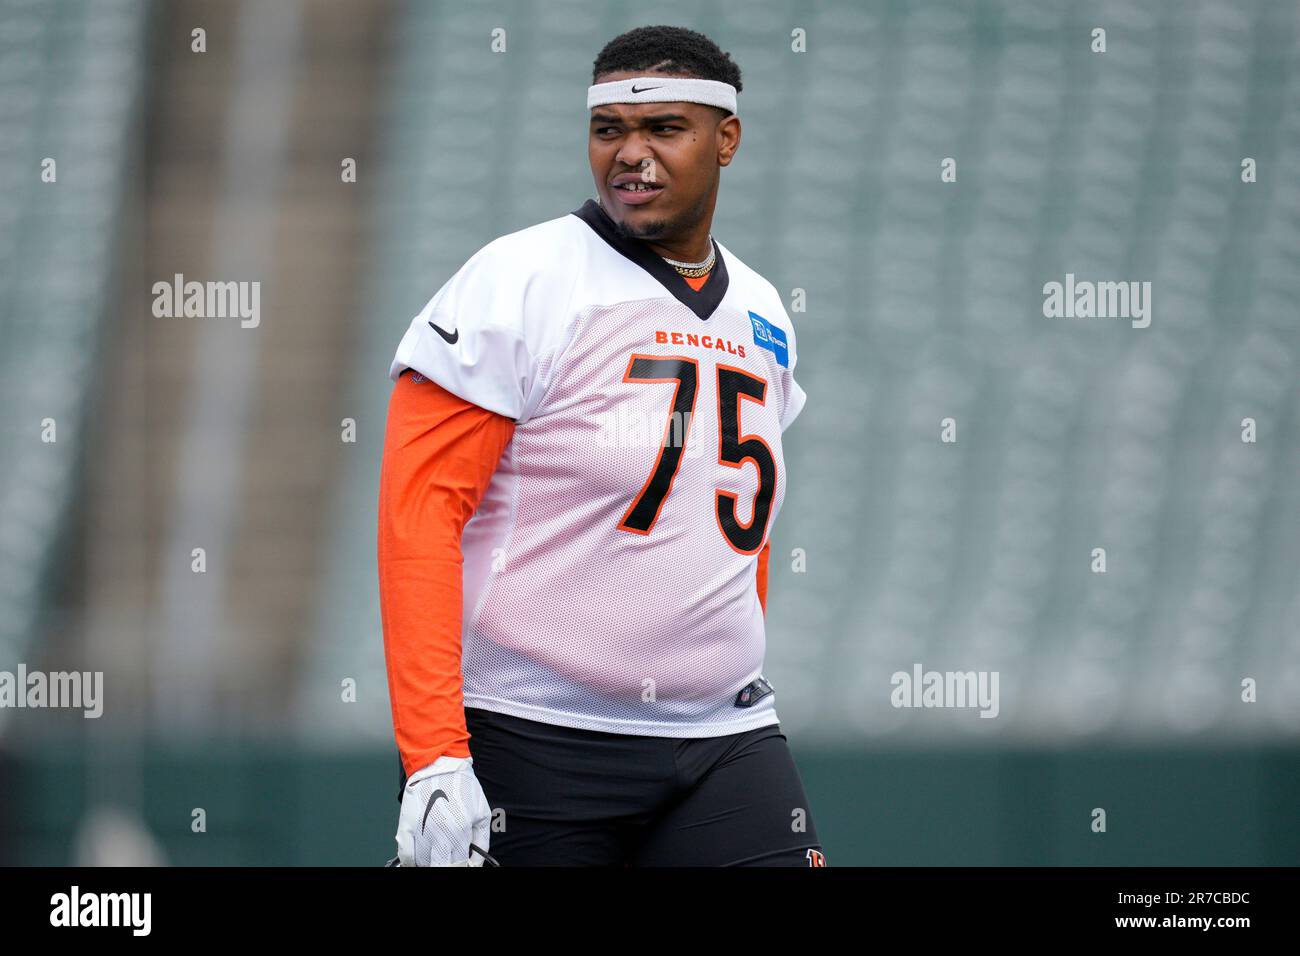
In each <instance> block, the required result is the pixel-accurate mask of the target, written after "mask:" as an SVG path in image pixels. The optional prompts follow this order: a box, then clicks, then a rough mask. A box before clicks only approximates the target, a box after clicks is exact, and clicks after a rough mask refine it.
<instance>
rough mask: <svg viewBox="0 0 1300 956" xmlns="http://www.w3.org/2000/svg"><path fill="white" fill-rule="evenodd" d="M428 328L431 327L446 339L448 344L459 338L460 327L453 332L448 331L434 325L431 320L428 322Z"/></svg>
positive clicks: (454, 342) (452, 343) (453, 343)
mask: <svg viewBox="0 0 1300 956" xmlns="http://www.w3.org/2000/svg"><path fill="white" fill-rule="evenodd" d="M429 328H431V329H433V331H435V332H437V333H438V334H439V335H441V336H442V337H443V338H444V339H446V340H447V344H448V345H455V344H456V340H457V339H458V338H460V329H457V330H456V331H455V332H448V331H447V330H446V329H440V328H438V326H436V325H434V324H433V323H432V322H430V323H429Z"/></svg>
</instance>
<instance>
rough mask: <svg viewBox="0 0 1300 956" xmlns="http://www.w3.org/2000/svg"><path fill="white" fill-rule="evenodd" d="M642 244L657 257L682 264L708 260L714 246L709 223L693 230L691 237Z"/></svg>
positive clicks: (644, 240)
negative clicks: (710, 237) (675, 260)
mask: <svg viewBox="0 0 1300 956" xmlns="http://www.w3.org/2000/svg"><path fill="white" fill-rule="evenodd" d="M642 242H644V243H645V244H646V245H647V246H649V247H650V250H651V251H652V252H653V253H654V254H655V255H657V256H663V257H666V258H668V259H677V260H679V261H682V262H699V261H701V260H704V259H707V258H708V257H709V253H711V252H712V251H713V244H712V243H711V242H710V241H709V224H708V223H701V226H700V228H699V229H696V230H692V232H691V234H690V235H689V236H684V237H682V238H681V239H674V240H664V239H659V240H655V241H654V242H651V241H650V240H648V239H643V240H642Z"/></svg>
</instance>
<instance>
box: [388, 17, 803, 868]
mask: <svg viewBox="0 0 1300 956" xmlns="http://www.w3.org/2000/svg"><path fill="white" fill-rule="evenodd" d="M740 90H741V77H740V70H739V68H738V67H737V66H736V64H735V63H734V62H733V61H732V60H731V58H730V56H729V55H728V54H726V53H723V52H722V51H721V50H720V49H719V48H718V47H717V45H716V44H715V43H713V42H712V41H711V40H709V39H708V38H707V37H705V36H703V35H701V34H699V33H696V32H693V31H691V30H686V29H681V28H676V27H662V26H659V27H642V28H639V29H636V30H632V31H630V32H628V33H625V34H623V35H621V36H619V37H617V38H615V39H614V40H612V41H611V42H610V43H609V44H607V45H606V46H605V48H604V49H603V50H602V51H601V52H600V54H599V56H598V57H597V58H596V61H595V64H594V69H593V73H592V85H591V86H590V88H589V89H588V90H587V108H588V110H589V113H590V116H589V123H590V127H589V132H588V154H589V158H590V163H591V171H592V174H593V176H594V179H595V187H596V196H597V198H596V199H594V200H590V199H589V200H587V201H586V202H585V203H583V204H582V205H581V206H580V207H579V208H578V209H576V210H574V211H573V212H571V213H568V214H567V215H562V216H559V217H558V218H555V219H551V220H550V221H547V222H543V223H540V224H538V225H535V226H532V227H530V228H527V229H523V230H521V231H519V232H515V233H511V234H510V235H506V236H502V237H500V238H498V239H496V240H494V241H492V242H490V243H488V244H487V245H486V246H484V247H483V248H481V249H479V250H478V251H477V252H476V253H475V254H474V255H473V256H472V257H471V258H470V259H469V261H468V262H466V263H465V265H464V266H463V267H462V268H461V269H460V270H459V271H458V272H457V273H456V274H455V275H454V276H452V277H451V279H450V280H448V281H447V282H446V284H445V285H443V286H442V288H440V289H439V290H438V291H437V293H436V294H435V295H434V296H433V298H432V299H430V300H429V302H428V304H427V305H425V307H424V308H423V309H422V310H420V312H419V314H418V315H416V316H415V318H414V319H413V320H412V322H411V324H410V327H409V329H408V330H407V331H406V334H405V335H404V336H403V337H402V340H401V343H400V344H399V345H398V347H397V353H396V356H395V357H394V359H393V362H392V366H391V370H390V375H391V377H392V378H393V379H394V381H395V382H396V384H395V386H394V389H393V393H392V398H391V401H390V406H389V415H388V423H387V431H386V436H385V445H384V457H383V463H382V470H381V492H380V501H379V542H378V545H379V553H378V557H379V577H380V594H381V606H382V613H383V627H384V644H385V652H386V658H387V666H388V678H389V688H390V696H391V702H392V712H393V726H394V731H395V735H396V739H397V744H398V748H399V750H400V753H401V759H402V766H403V770H404V772H405V774H406V775H407V776H406V779H405V785H404V788H403V790H402V798H401V811H400V818H399V826H398V831H397V843H398V859H399V860H400V865H402V866H427V865H458V866H466V865H468V866H478V865H483V864H484V863H485V862H489V863H490V862H497V863H499V864H501V865H542V864H555V865H614V866H621V865H632V866H647V865H648V866H656V865H774V866H775V865H783V866H824V865H825V863H826V859H825V855H824V853H823V850H822V847H821V844H820V842H819V840H818V838H817V833H816V830H815V828H814V825H813V821H812V814H811V812H810V810H809V807H808V801H807V798H806V796H805V793H804V789H803V785H802V783H801V781H800V778H799V774H798V771H797V770H796V767H795V764H794V761H793V759H792V757H791V754H790V751H789V748H788V746H787V743H786V738H785V735H784V734H783V733H782V732H781V728H780V725H779V723H778V718H777V712H776V706H775V699H776V698H775V694H774V691H773V689H772V686H771V684H770V683H769V682H768V681H767V680H766V679H765V678H764V676H763V654H764V642H765V634H764V614H765V611H766V600H767V562H768V553H769V538H770V535H771V531H772V526H773V523H774V522H775V520H776V517H777V514H778V513H779V511H780V509H781V503H782V500H783V498H784V496H785V487H786V466H785V460H784V457H783V454H782V433H783V432H784V431H785V429H786V428H787V427H788V426H789V425H790V423H791V422H793V421H794V419H795V418H796V416H798V414H799V412H800V409H801V408H802V407H803V404H804V400H805V394H804V391H803V389H802V388H801V387H800V385H799V384H798V383H797V382H796V381H795V378H794V371H795V364H796V346H795V331H794V327H793V326H792V325H791V322H790V317H789V316H788V315H787V314H786V310H785V308H784V305H783V303H782V300H781V296H780V295H779V293H778V292H777V291H776V289H775V288H773V286H772V285H771V283H769V282H768V281H767V280H766V279H764V278H763V277H762V276H760V275H759V274H758V273H756V272H755V271H753V270H752V269H750V268H749V267H748V266H746V265H745V264H744V263H743V262H742V261H741V260H740V259H739V258H738V257H737V256H736V255H735V253H733V252H732V251H731V250H730V249H729V248H728V247H726V246H724V245H722V243H720V242H719V241H717V239H716V238H715V237H714V236H713V235H712V234H711V231H710V229H711V225H712V222H713V213H714V208H715V206H716V203H717V199H718V188H719V185H720V182H721V172H722V169H723V167H725V166H728V165H729V164H730V163H731V162H732V160H733V159H734V157H735V155H736V151H737V149H738V148H739V146H740V139H741V136H740V134H741V125H740V119H739V118H738V116H737V112H736V108H737V107H736V96H737V94H738V93H739V92H740Z"/></svg>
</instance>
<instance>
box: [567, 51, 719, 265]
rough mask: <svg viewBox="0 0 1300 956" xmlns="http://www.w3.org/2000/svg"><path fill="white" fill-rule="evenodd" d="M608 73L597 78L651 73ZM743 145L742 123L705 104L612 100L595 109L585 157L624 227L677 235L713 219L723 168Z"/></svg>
mask: <svg viewBox="0 0 1300 956" xmlns="http://www.w3.org/2000/svg"><path fill="white" fill-rule="evenodd" d="M653 75H654V72H653V71H646V70H641V71H636V72H630V73H622V72H620V73H606V74H603V75H601V76H600V77H598V78H597V82H600V83H608V82H612V81H614V80H625V79H631V78H633V77H638V76H653ZM739 145H740V120H739V119H738V118H736V117H735V116H730V117H727V118H726V119H723V118H722V115H721V113H720V112H719V111H718V110H716V109H714V108H713V107H711V106H704V105H702V104H700V103H637V104H631V103H611V104H609V105H607V106H597V107H594V108H593V109H592V110H591V127H590V131H589V133H588V136H587V155H588V157H589V158H590V160H591V172H592V175H593V176H594V177H595V180H596V192H597V195H599V196H600V204H601V206H603V207H604V209H605V211H606V212H607V213H609V216H610V218H611V219H613V220H614V222H615V223H617V224H618V225H619V226H620V227H621V229H622V230H623V232H624V233H625V234H627V235H629V236H632V237H634V238H638V239H648V240H649V239H673V238H678V237H681V236H683V235H685V234H687V233H689V232H690V231H691V230H692V229H693V227H696V226H698V224H699V223H700V222H701V221H703V220H705V219H706V218H708V219H711V217H712V212H713V206H714V203H715V202H716V201H717V195H718V180H719V169H720V167H722V166H726V165H728V164H729V163H730V162H731V157H732V155H733V154H734V153H735V151H736V148H737V147H738V146H739Z"/></svg>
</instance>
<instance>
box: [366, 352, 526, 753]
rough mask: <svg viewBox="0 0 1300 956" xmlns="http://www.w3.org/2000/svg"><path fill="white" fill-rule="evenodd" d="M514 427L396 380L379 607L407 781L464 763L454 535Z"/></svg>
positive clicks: (435, 391)
mask: <svg viewBox="0 0 1300 956" xmlns="http://www.w3.org/2000/svg"><path fill="white" fill-rule="evenodd" d="M514 430H515V423H514V422H513V421H512V420H511V419H509V418H506V417H505V416H504V415H498V414H497V413H496V412H490V411H488V410H487V409H484V408H480V407H479V406H477V405H474V404H472V403H470V402H467V401H465V400H463V399H461V398H459V397H458V396H456V395H453V394H452V393H451V392H448V391H447V390H446V389H444V388H442V387H441V386H440V385H438V384H437V383H436V382H432V381H427V380H426V381H422V382H415V381H413V380H412V373H411V371H410V370H409V369H408V370H406V371H405V372H403V373H402V375H401V377H400V378H399V379H398V381H397V384H396V385H394V386H393V393H392V396H391V398H390V399H389V403H388V424H387V428H386V431H385V435H384V457H383V464H382V466H381V470H380V483H379V541H378V545H379V552H378V558H379V607H380V614H381V616H382V619H383V628H384V657H385V660H386V662H387V667H388V695H389V701H390V703H391V705H392V710H393V732H394V736H395V737H396V738H397V747H398V750H399V751H400V752H401V755H402V765H403V766H404V767H405V768H406V772H407V773H408V774H412V773H414V772H415V771H417V770H419V769H420V768H422V767H425V766H428V765H429V764H431V763H433V761H435V760H437V759H438V758H439V757H440V756H443V755H444V754H446V755H448V756H452V757H468V756H469V755H470V752H469V731H468V729H466V726H465V705H464V697H463V694H462V675H461V620H462V616H463V609H464V589H463V578H462V573H461V572H462V567H463V557H462V554H461V550H460V541H461V532H462V531H463V530H464V528H465V524H466V523H467V522H468V521H469V519H470V517H471V516H472V515H473V514H474V511H475V509H477V508H478V505H479V502H480V501H482V500H483V494H484V492H486V490H487V487H488V483H489V482H490V481H491V478H492V474H493V472H495V471H496V468H497V465H498V463H499V462H500V460H501V455H502V453H503V452H504V451H505V449H506V446H507V445H509V444H510V440H511V438H512V437H513V436H514Z"/></svg>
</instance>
